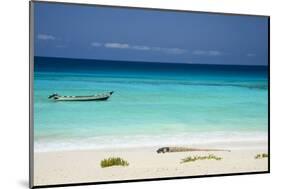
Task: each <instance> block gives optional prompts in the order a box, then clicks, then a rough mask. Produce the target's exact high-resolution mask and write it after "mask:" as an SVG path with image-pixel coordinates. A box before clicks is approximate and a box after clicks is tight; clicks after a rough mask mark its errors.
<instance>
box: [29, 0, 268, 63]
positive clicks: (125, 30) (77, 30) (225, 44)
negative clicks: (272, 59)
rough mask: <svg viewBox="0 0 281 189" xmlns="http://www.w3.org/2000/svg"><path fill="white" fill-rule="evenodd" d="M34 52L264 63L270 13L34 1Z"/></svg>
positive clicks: (94, 56)
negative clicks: (264, 15) (210, 11)
mask: <svg viewBox="0 0 281 189" xmlns="http://www.w3.org/2000/svg"><path fill="white" fill-rule="evenodd" d="M34 47H35V48H34V49H35V50H34V51H35V52H34V53H35V56H45V57H65V58H79V59H103V60H124V61H146V62H163V63H193V64H196V63H199V64H224V65H267V64H268V18H267V17H258V16H238V15H222V14H207V13H195V12H175V11H159V10H147V9H146V10H144V9H127V8H116V7H114V8H112V7H98V6H82V5H73V4H56V3H43V2H36V3H35V8H34Z"/></svg>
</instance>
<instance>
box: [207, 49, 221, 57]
mask: <svg viewBox="0 0 281 189" xmlns="http://www.w3.org/2000/svg"><path fill="white" fill-rule="evenodd" d="M208 54H209V55H210V56H219V55H221V54H222V53H221V52H220V51H214V50H211V51H208Z"/></svg>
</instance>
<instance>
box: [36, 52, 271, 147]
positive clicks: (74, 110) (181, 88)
mask: <svg viewBox="0 0 281 189" xmlns="http://www.w3.org/2000/svg"><path fill="white" fill-rule="evenodd" d="M34 66H35V70H34V136H35V151H57V150H79V149H103V148H123V147H124V148H125V147H146V146H165V145H177V144H183V145H193V144H205V143H206V144H208V143H213V142H224V141H252V140H253V141H255V140H257V141H259V140H266V139H267V131H268V130H267V129H268V80H267V70H268V67H267V66H229V65H228V66H223V65H220V66H219V65H203V64H202V65H199V64H197V65H195V64H176V63H148V62H121V61H102V60H79V59H63V58H44V57H35V64H34ZM108 91H114V94H113V95H112V96H111V97H110V98H109V100H108V101H100V102H95V101H87V102H54V101H52V100H50V99H48V96H49V95H50V94H53V93H58V94H60V95H91V94H96V93H100V92H101V93H102V92H108Z"/></svg>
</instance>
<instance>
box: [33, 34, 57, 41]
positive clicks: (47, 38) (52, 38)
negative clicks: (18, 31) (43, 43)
mask: <svg viewBox="0 0 281 189" xmlns="http://www.w3.org/2000/svg"><path fill="white" fill-rule="evenodd" d="M37 38H38V39H40V40H55V39H56V38H55V36H53V35H48V34H38V35H37Z"/></svg>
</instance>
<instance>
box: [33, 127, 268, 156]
mask: <svg viewBox="0 0 281 189" xmlns="http://www.w3.org/2000/svg"><path fill="white" fill-rule="evenodd" d="M266 143H267V133H266V132H242V133H241V132H213V133H212V132H205V133H182V134H172V135H169V134H162V135H135V136H133V135H124V136H96V137H87V138H79V139H78V138H76V139H73V138H72V139H70V138H61V139H55V140H50V139H46V140H44V139H41V140H37V141H35V144H34V145H35V152H48V151H63V150H95V149H121V148H139V147H160V146H175V145H186V146H206V147H209V146H215V147H231V148H232V149H233V148H247V147H251V148H253V147H256V148H259V147H261V146H259V145H260V144H266Z"/></svg>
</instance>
